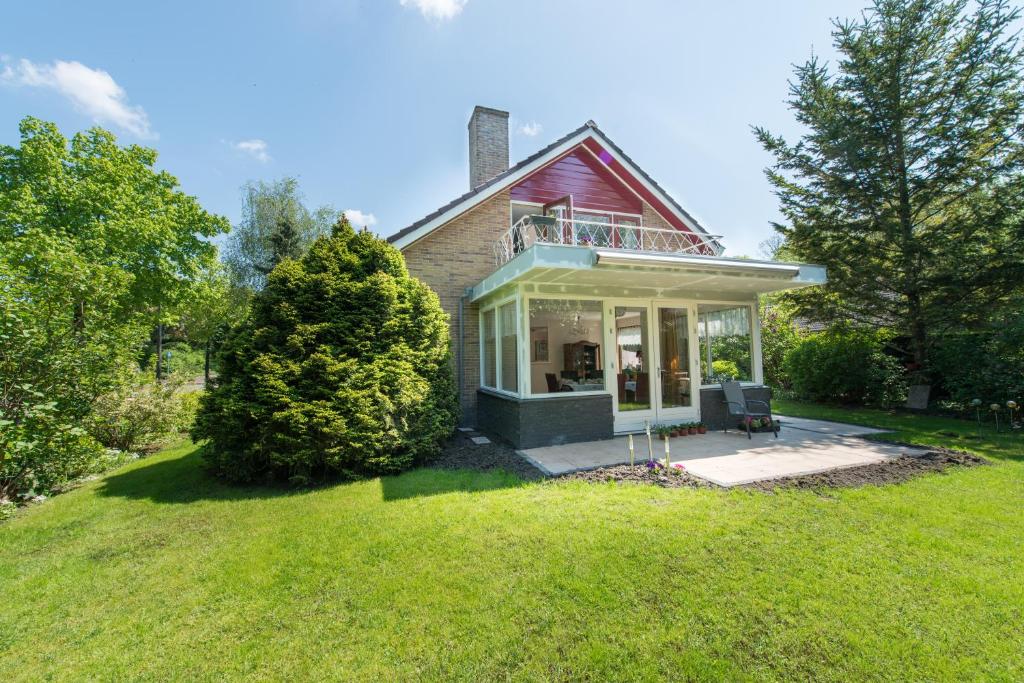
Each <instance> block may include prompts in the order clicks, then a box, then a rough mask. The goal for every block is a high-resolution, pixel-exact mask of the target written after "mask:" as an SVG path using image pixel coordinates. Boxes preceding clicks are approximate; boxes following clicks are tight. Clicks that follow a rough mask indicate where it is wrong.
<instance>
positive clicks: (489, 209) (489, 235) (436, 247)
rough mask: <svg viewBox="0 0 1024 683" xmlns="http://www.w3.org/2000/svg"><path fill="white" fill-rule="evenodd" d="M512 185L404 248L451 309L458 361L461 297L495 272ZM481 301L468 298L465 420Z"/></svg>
mask: <svg viewBox="0 0 1024 683" xmlns="http://www.w3.org/2000/svg"><path fill="white" fill-rule="evenodd" d="M511 224H512V213H511V206H510V197H509V193H508V191H507V190H506V191H504V192H500V193H498V194H497V195H495V196H494V197H492V198H490V199H488V200H487V201H485V202H483V203H481V204H479V205H478V206H476V207H474V208H473V209H471V210H470V211H468V212H466V213H464V214H462V215H461V216H459V217H457V218H455V219H453V220H451V221H449V222H448V223H446V224H445V225H443V226H441V227H439V228H437V229H436V230H434V232H432V233H430V234H429V235H427V236H426V237H424V238H423V239H421V240H419V241H417V242H415V243H413V244H411V245H409V246H408V247H406V248H405V249H403V250H402V253H403V254H404V255H405V262H406V265H407V266H408V268H409V273H410V274H411V275H413V276H414V277H417V278H419V279H420V280H422V281H423V282H425V283H426V284H427V285H429V286H430V287H431V288H432V289H433V290H434V291H435V292H437V295H438V296H439V297H440V298H441V306H442V307H443V308H444V310H445V311H446V312H447V313H448V319H449V324H450V329H451V338H452V349H453V351H454V353H455V355H456V362H459V359H458V353H459V299H461V298H462V296H463V294H464V293H465V291H466V289H468V288H470V287H472V286H473V285H475V284H477V283H478V282H480V280H483V279H484V278H485V277H487V276H488V275H490V274H491V273H493V272H494V269H495V264H494V243H495V242H496V241H497V240H498V239H499V238H500V237H501V236H502V235H503V234H505V232H506V231H507V230H508V229H509V226H511ZM478 313H479V311H478V307H477V306H476V305H475V304H471V303H470V302H469V301H467V302H466V304H465V321H464V326H463V329H464V333H465V337H464V340H463V346H462V356H463V357H462V359H461V363H462V368H463V386H461V387H459V394H460V402H461V405H462V412H463V423H465V424H470V425H472V424H474V423H475V418H476V390H477V388H478V387H479V386H480V325H479V322H478V321H479V316H478Z"/></svg>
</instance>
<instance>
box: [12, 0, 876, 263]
mask: <svg viewBox="0 0 1024 683" xmlns="http://www.w3.org/2000/svg"><path fill="white" fill-rule="evenodd" d="M865 4H866V3H865V0H858V1H855V2H850V1H847V0H833V1H830V2H814V3H809V2H800V1H793V2H765V1H763V0H762V1H760V2H756V1H750V2H748V1H742V2H739V1H738V2H728V3H707V2H685V3H684V2H657V1H646V0H634V1H632V2H628V3H623V2H597V1H590V2H586V1H582V0H580V1H575V0H547V1H543V0H540V1H533V0H522V1H518V2H498V1H497V0H362V1H360V0H309V1H307V2H301V3H300V2H291V3H285V2H277V3H271V2H248V3H244V4H243V3H236V4H232V3H227V2H210V1H207V2H188V1H184V0H179V2H175V3H143V2H137V1H135V2H108V3H102V2H88V3H84V2H83V3H58V2H46V1H41V0H35V1H34V2H31V3H27V2H23V3H16V4H11V5H8V6H7V7H5V9H4V13H3V20H2V23H0V56H2V57H0V58H2V60H3V62H2V63H0V143H8V144H11V143H15V142H16V141H17V123H18V121H19V120H20V119H21V118H22V117H23V116H26V115H29V114H31V115H34V116H37V117H40V118H43V119H47V120H51V121H54V122H56V123H57V124H58V125H59V126H60V127H61V128H62V130H64V132H65V133H68V134H70V133H73V132H74V131H77V130H81V129H83V128H86V127H89V126H90V125H93V124H94V123H99V124H101V125H103V126H105V127H107V128H110V129H111V130H113V131H115V132H116V133H117V134H118V136H119V138H120V139H121V140H122V142H125V143H127V142H138V143H142V144H146V145H150V146H153V147H155V148H156V149H157V150H159V152H160V161H159V164H160V166H161V167H162V168H166V169H167V170H169V171H170V172H172V173H173V174H175V175H176V176H177V177H178V178H179V179H180V180H181V182H182V185H183V187H184V189H185V190H186V191H187V192H189V193H191V194H195V195H197V196H198V197H199V198H200V200H201V201H202V202H203V204H204V206H205V207H206V208H207V209H209V210H211V211H215V212H218V213H221V214H223V215H226V216H227V217H228V218H229V219H231V221H232V222H234V221H235V220H237V218H238V214H239V208H240V194H239V186H240V185H241V184H242V183H244V182H245V181H246V180H250V179H268V180H269V179H274V178H279V177H281V176H284V175H294V176H297V177H298V178H299V179H300V184H301V186H302V188H303V190H304V192H305V194H306V197H307V200H308V203H309V204H311V205H312V206H317V205H320V204H331V205H333V206H335V207H336V208H339V209H351V210H353V211H359V212H362V214H364V215H371V216H372V218H373V219H374V220H375V223H374V224H373V226H372V227H373V229H374V230H376V231H377V232H379V233H381V234H384V235H387V234H390V233H392V232H395V231H396V230H398V229H400V228H402V227H404V226H405V225H407V224H408V223H410V222H412V221H414V220H416V219H417V218H419V217H421V216H423V215H425V214H426V213H429V212H430V211H432V210H433V209H435V208H437V207H438V206H440V205H441V204H443V203H445V202H447V201H449V200H450V199H452V198H453V197H455V196H457V195H458V194H461V193H462V192H464V191H465V190H466V189H467V185H468V171H467V168H466V155H467V149H466V148H467V142H466V122H467V120H468V118H469V114H470V112H471V111H472V109H473V106H474V105H476V104H483V105H486V106H491V107H497V108H501V109H506V110H508V111H510V112H511V127H512V135H511V156H512V160H513V162H515V161H516V160H518V159H521V158H523V157H525V156H527V155H528V154H530V153H531V152H533V151H534V150H536V149H538V148H540V147H542V146H544V145H546V144H547V143H549V142H550V141H552V140H554V139H556V138H558V137H560V136H562V135H564V134H565V133H566V132H568V131H570V130H572V129H574V128H576V127H578V126H579V125H581V124H582V123H583V122H585V121H586V120H587V119H593V120H595V121H596V122H597V123H598V125H599V126H601V128H602V130H604V131H605V133H607V134H608V135H609V137H611V139H612V140H614V141H615V142H616V143H617V144H619V146H621V147H622V148H623V150H624V151H625V152H626V153H627V154H629V155H630V156H631V157H632V158H633V159H634V160H635V161H636V162H637V163H639V164H640V165H641V166H642V167H643V168H644V169H645V170H646V171H647V172H648V173H650V174H651V175H652V176H653V177H654V178H655V179H656V180H657V181H658V182H659V183H660V184H662V186H663V187H665V188H666V189H668V190H669V192H670V193H672V194H673V196H675V197H676V198H677V199H678V200H679V201H680V202H681V203H682V204H683V205H684V206H686V207H687V208H688V209H689V210H690V211H691V212H693V213H694V214H695V215H697V216H698V217H699V218H700V219H701V220H702V221H703V222H704V224H705V226H706V227H707V228H708V229H710V230H711V231H712V232H716V233H719V234H723V235H725V237H726V239H725V244H726V247H727V253H729V254H733V255H736V254H749V255H756V254H757V247H758V243H759V242H760V241H761V240H763V239H765V238H766V237H768V236H769V235H770V234H771V228H770V226H769V223H770V221H772V220H774V219H777V218H778V211H777V207H776V202H775V198H774V197H773V196H772V194H771V191H770V188H769V187H768V184H767V182H766V181H765V180H764V177H763V174H762V169H763V167H764V166H765V165H766V164H767V163H768V161H769V158H768V157H767V155H766V154H764V152H763V151H762V150H761V149H760V147H759V146H758V144H757V142H756V141H755V140H754V137H753V135H752V134H751V132H750V128H749V127H750V125H752V124H761V125H765V126H768V127H769V128H770V129H772V130H773V131H776V132H782V133H785V134H788V135H790V136H792V135H794V134H795V133H796V132H797V128H796V126H795V124H794V122H793V119H792V116H791V114H790V113H789V112H788V111H787V109H786V107H785V105H784V102H783V100H784V99H785V96H786V89H787V85H786V81H787V79H788V78H789V77H790V75H791V73H792V64H793V63H795V62H803V61H804V60H806V59H807V57H808V56H809V55H810V54H811V51H812V50H814V51H815V52H816V53H817V54H819V55H822V56H824V57H829V56H831V55H832V51H831V45H830V37H829V30H830V25H829V18H830V17H835V16H843V17H849V16H853V15H854V14H856V13H857V12H858V11H859V10H860V8H861V7H863V6H864V5H865Z"/></svg>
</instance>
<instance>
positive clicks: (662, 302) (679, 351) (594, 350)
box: [471, 222, 825, 448]
mask: <svg viewBox="0 0 1024 683" xmlns="http://www.w3.org/2000/svg"><path fill="white" fill-rule="evenodd" d="M517 225H522V222H520V223H517ZM567 227H568V228H569V229H573V228H576V227H577V226H560V227H558V228H556V229H552V226H550V225H544V226H542V228H543V229H544V230H545V231H546V232H544V233H539V234H538V233H534V234H532V235H518V236H517V235H515V234H512V235H506V236H505V238H503V242H504V245H502V244H501V243H499V245H498V246H497V247H496V254H497V255H498V258H497V260H498V264H499V265H498V268H497V270H496V271H495V272H494V273H492V274H491V275H490V276H488V277H487V278H485V279H484V280H483V281H481V282H480V283H478V284H477V286H476V287H474V288H473V290H472V294H471V298H472V301H473V302H474V303H475V304H476V305H477V306H478V307H479V321H480V331H479V332H480V334H479V338H480V389H479V391H478V406H479V407H478V422H479V423H480V426H481V427H482V428H484V429H488V430H490V431H492V432H494V433H496V434H498V435H499V436H502V437H504V438H506V439H508V440H509V441H511V442H512V443H513V444H515V445H516V446H518V447H522V448H529V447H534V446H537V445H552V444H557V443H568V442H572V441H586V440H592V439H599V438H610V437H611V436H612V435H614V434H623V433H629V432H637V431H640V430H642V429H644V427H645V425H646V424H651V425H657V424H672V423H678V422H689V421H698V420H703V421H704V422H707V423H708V424H709V426H711V427H717V426H719V425H718V424H717V423H716V422H717V420H718V417H719V416H720V415H721V414H722V407H721V403H722V395H721V390H720V383H721V382H722V381H725V380H730V379H735V380H738V381H740V382H741V383H742V384H743V385H744V386H745V387H747V388H748V389H749V390H751V391H755V392H756V391H757V390H760V389H763V385H762V382H763V373H762V367H761V343H760V326H759V320H758V306H757V297H758V295H759V294H762V293H766V292H773V291H779V290H783V289H793V288H797V287H804V286H809V285H815V284H820V283H822V282H824V281H825V272H824V269H823V268H821V267H818V266H810V265H805V264H796V263H782V262H774V261H756V260H750V259H735V258H723V257H720V256H713V255H708V254H707V253H699V251H705V252H706V251H707V249H700V250H698V248H697V246H698V245H696V244H685V245H666V248H665V249H664V250H660V251H658V250H656V246H655V242H654V240H655V239H656V238H657V237H658V236H654V237H652V236H650V235H645V234H642V233H643V232H644V231H645V230H646V229H645V228H639V227H636V226H633V225H630V226H627V229H628V231H629V233H630V237H629V239H619V238H617V237H616V236H615V235H613V234H608V233H606V234H604V235H602V234H597V235H595V234H593V231H591V232H589V233H587V235H588V239H586V240H585V241H584V240H581V239H579V238H577V239H576V240H575V243H574V242H573V241H570V238H569V237H567V234H568V233H567V230H566V228H567ZM515 229H516V226H513V231H510V232H514V231H515ZM644 245H646V246H647V247H648V248H647V249H643V250H641V249H640V248H639V247H640V246H644ZM695 252H696V253H695ZM765 391H767V390H766V389H765ZM752 397H753V396H752Z"/></svg>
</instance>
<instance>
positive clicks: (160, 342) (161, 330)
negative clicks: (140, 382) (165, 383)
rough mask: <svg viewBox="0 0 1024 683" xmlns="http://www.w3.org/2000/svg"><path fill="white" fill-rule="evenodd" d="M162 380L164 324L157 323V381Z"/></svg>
mask: <svg viewBox="0 0 1024 683" xmlns="http://www.w3.org/2000/svg"><path fill="white" fill-rule="evenodd" d="M162 379H164V324H163V323H157V380H162Z"/></svg>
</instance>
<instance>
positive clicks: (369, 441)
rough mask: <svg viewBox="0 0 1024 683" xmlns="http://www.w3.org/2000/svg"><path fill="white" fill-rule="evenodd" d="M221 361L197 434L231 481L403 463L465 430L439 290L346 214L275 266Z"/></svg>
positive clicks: (311, 476)
mask: <svg viewBox="0 0 1024 683" xmlns="http://www.w3.org/2000/svg"><path fill="white" fill-rule="evenodd" d="M220 368H221V370H220V375H219V377H218V378H217V380H216V381H215V382H214V383H213V385H212V386H211V388H210V390H209V391H208V392H207V394H206V395H205V396H204V397H203V398H202V399H201V404H200V410H199V415H198V417H197V420H196V426H195V428H194V430H193V434H194V436H195V438H197V439H209V444H208V446H207V447H206V449H205V453H206V457H207V459H208V462H209V463H210V465H211V466H212V469H213V470H214V471H215V472H216V473H218V474H219V475H221V476H223V477H225V478H228V479H232V480H240V481H250V480H253V479H261V478H275V479H288V480H290V481H292V482H295V483H305V482H308V481H313V480H322V479H326V478H331V477H341V478H353V477H358V476H366V475H375V474H382V473H389V472H398V471H400V470H402V469H405V468H407V467H410V466H411V465H413V464H416V463H419V462H422V461H423V460H424V458H426V457H427V456H429V455H431V454H433V453H434V452H436V450H437V449H438V447H439V444H440V442H441V441H442V440H443V439H444V438H445V437H446V436H448V435H449V434H450V433H451V432H452V430H453V429H454V426H455V419H456V401H455V389H454V382H453V381H452V369H451V363H450V351H449V340H448V324H447V319H446V316H445V314H444V312H443V311H442V309H441V306H440V302H439V300H438V298H437V295H436V294H434V293H433V292H432V291H431V290H430V289H429V288H428V287H427V286H426V285H424V284H422V283H421V282H419V281H418V280H415V279H414V278H412V277H410V276H409V274H408V271H407V270H406V268H405V263H404V260H403V258H402V255H401V254H400V253H399V252H398V251H397V250H396V249H394V248H393V247H391V246H390V245H388V244H387V243H386V242H384V241H383V240H380V239H378V238H376V237H374V236H373V235H372V234H370V233H368V232H361V233H358V234H357V233H356V232H355V231H354V230H353V229H352V227H351V226H350V225H349V224H348V223H347V221H344V220H342V221H340V222H339V223H338V225H337V226H336V227H335V229H334V233H333V235H332V236H331V237H323V238H320V239H318V240H317V241H316V242H315V243H314V244H313V246H312V247H311V248H310V250H309V252H308V253H307V254H306V255H305V256H304V257H303V258H302V259H301V260H300V261H293V260H285V261H283V262H282V263H281V264H280V265H279V266H277V267H276V268H275V269H274V271H273V272H272V273H271V275H270V277H269V279H268V282H267V286H266V287H265V288H264V289H263V290H262V291H261V292H260V293H258V294H257V295H256V296H255V298H254V300H253V306H252V311H251V313H250V315H249V317H248V318H247V319H246V320H245V321H244V322H243V323H242V324H240V325H239V326H237V327H236V328H235V329H234V330H232V332H231V333H230V334H229V335H228V338H227V339H226V340H225V342H224V345H223V347H222V350H221V352H220Z"/></svg>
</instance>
